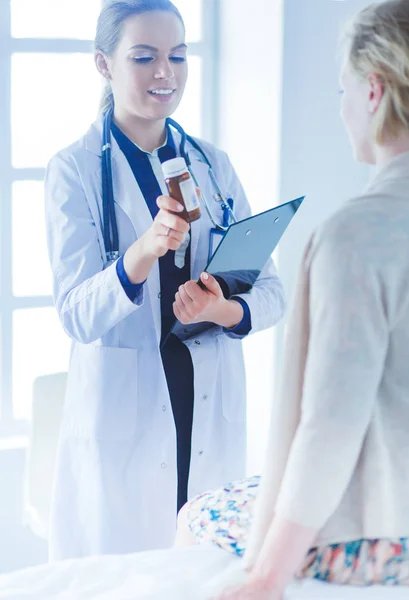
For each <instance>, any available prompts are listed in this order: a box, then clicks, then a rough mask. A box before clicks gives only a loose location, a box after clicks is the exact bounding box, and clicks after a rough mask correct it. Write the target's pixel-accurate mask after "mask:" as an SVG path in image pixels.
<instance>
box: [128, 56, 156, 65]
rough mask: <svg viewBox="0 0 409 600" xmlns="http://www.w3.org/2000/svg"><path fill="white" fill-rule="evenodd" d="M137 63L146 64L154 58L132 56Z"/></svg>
mask: <svg viewBox="0 0 409 600" xmlns="http://www.w3.org/2000/svg"><path fill="white" fill-rule="evenodd" d="M132 60H133V61H134V62H136V63H137V64H138V65H146V64H148V63H150V62H152V61H153V60H154V58H153V56H142V57H140V58H137V57H134V58H133V59H132Z"/></svg>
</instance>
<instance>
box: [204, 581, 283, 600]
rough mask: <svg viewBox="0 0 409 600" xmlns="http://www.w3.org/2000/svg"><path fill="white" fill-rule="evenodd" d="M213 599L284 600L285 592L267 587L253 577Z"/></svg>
mask: <svg viewBox="0 0 409 600" xmlns="http://www.w3.org/2000/svg"><path fill="white" fill-rule="evenodd" d="M212 600H284V596H283V592H281V591H279V590H275V589H271V588H270V589H266V586H265V582H264V581H262V580H260V579H255V578H253V579H252V578H251V576H250V579H249V580H248V581H247V582H246V583H243V584H241V585H239V586H236V587H233V588H229V589H227V590H226V591H224V592H222V594H221V595H220V596H217V598H213V599H212Z"/></svg>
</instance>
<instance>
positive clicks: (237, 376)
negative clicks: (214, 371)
mask: <svg viewBox="0 0 409 600" xmlns="http://www.w3.org/2000/svg"><path fill="white" fill-rule="evenodd" d="M217 339H218V343H219V349H220V352H219V354H220V365H219V367H220V371H219V372H220V374H221V378H222V410H223V417H224V418H225V419H226V420H227V421H229V422H231V423H243V422H244V421H245V420H246V375H245V370H244V360H243V352H242V349H241V344H240V342H239V343H238V342H237V341H236V340H234V341H232V340H230V339H229V338H228V337H227V336H226V335H225V334H223V335H221V336H219V337H218V338H217Z"/></svg>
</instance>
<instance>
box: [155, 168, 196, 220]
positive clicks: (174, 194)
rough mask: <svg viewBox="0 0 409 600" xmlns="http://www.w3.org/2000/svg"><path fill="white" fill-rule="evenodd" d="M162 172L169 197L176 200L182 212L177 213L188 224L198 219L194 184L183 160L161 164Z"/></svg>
mask: <svg viewBox="0 0 409 600" xmlns="http://www.w3.org/2000/svg"><path fill="white" fill-rule="evenodd" d="M162 171H163V175H164V177H165V181H166V185H167V186H168V190H169V196H170V197H171V198H173V199H174V200H177V201H178V202H179V203H180V204H181V205H182V206H183V207H184V210H183V212H181V213H178V214H179V215H180V216H181V217H182V219H185V221H187V222H188V223H192V222H193V221H197V219H200V216H201V213H200V205H199V198H198V193H197V188H196V186H195V182H194V181H193V179H192V177H191V175H190V173H189V170H188V168H187V164H186V161H185V159H184V158H182V157H177V158H171V159H170V160H167V161H165V162H164V163H162Z"/></svg>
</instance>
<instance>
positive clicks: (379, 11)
mask: <svg viewBox="0 0 409 600" xmlns="http://www.w3.org/2000/svg"><path fill="white" fill-rule="evenodd" d="M345 37H346V42H347V62H348V64H349V65H350V67H351V68H352V70H353V72H355V73H356V74H357V75H358V76H359V77H361V78H363V79H367V78H368V76H369V75H371V74H374V75H377V76H378V77H379V79H380V81H381V82H382V84H383V86H384V96H383V98H382V102H381V104H380V106H379V109H378V110H377V112H376V114H375V115H374V119H373V127H374V137H375V139H376V141H377V142H378V143H380V144H382V141H383V139H384V137H385V135H387V134H388V135H392V136H397V135H399V133H400V132H401V131H402V130H403V129H406V130H407V131H408V130H409V1H408V0H388V1H386V2H380V3H374V4H371V5H370V6H368V7H367V8H364V9H363V10H362V11H360V12H359V13H358V14H357V16H356V17H355V18H354V19H353V20H352V22H351V24H350V26H349V27H348V28H347V30H346V32H345Z"/></svg>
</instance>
